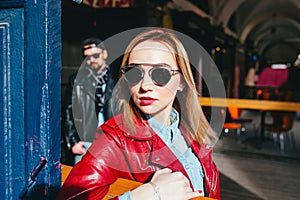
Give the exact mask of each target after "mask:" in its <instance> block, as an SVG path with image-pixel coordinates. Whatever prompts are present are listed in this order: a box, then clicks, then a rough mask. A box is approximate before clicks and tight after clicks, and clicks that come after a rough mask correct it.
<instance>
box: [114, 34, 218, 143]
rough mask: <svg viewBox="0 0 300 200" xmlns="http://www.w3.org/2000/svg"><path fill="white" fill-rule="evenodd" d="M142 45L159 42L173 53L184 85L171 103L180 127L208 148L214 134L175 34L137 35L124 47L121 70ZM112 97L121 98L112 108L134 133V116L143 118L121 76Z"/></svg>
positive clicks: (185, 53) (181, 46) (182, 49)
mask: <svg viewBox="0 0 300 200" xmlns="http://www.w3.org/2000/svg"><path fill="white" fill-rule="evenodd" d="M144 41H155V42H160V43H162V44H165V45H166V46H168V47H169V48H171V49H172V50H173V52H174V56H175V59H176V62H177V65H178V67H179V69H180V70H181V73H182V76H183V78H184V84H185V87H184V89H183V90H182V91H181V92H177V94H176V98H175V100H174V103H173V107H174V108H175V109H176V110H177V111H178V113H179V115H180V125H181V126H182V127H183V129H184V130H185V131H187V133H188V134H190V136H191V137H192V138H193V139H194V140H196V141H197V142H198V143H199V144H211V142H212V139H213V140H214V139H216V138H215V135H214V133H213V132H212V131H211V128H210V126H209V123H208V121H207V119H206V117H205V115H204V113H203V111H202V108H201V106H200V104H199V101H198V94H197V90H196V85H195V82H194V78H193V74H192V70H191V67H190V63H189V59H188V55H187V52H186V50H185V48H184V47H183V45H182V43H181V42H180V40H179V39H178V38H177V37H176V35H175V34H173V33H172V32H171V31H170V30H168V29H163V28H152V29H150V30H147V31H145V32H142V33H140V34H139V35H137V36H136V37H135V38H134V39H133V40H132V41H131V42H130V44H129V45H128V46H127V49H126V51H125V54H124V56H123V60H122V67H124V66H126V65H127V64H128V60H129V57H130V53H131V51H132V50H133V48H134V47H135V46H137V45H138V44H140V43H142V42H144ZM113 96H114V97H121V98H118V100H117V102H115V103H114V105H119V106H120V109H122V112H123V113H124V115H125V116H126V117H125V123H126V124H127V126H128V127H129V129H130V130H131V131H132V132H133V133H134V132H135V123H134V119H135V117H134V116H137V118H138V119H140V120H141V121H143V120H142V116H143V114H142V113H141V112H140V110H139V109H138V108H137V106H136V105H135V104H134V103H133V101H132V100H131V97H130V92H129V88H128V84H127V83H126V81H125V80H124V76H123V74H121V75H120V80H119V82H118V84H117V87H116V89H115V91H114V94H113Z"/></svg>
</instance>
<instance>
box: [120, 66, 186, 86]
mask: <svg viewBox="0 0 300 200" xmlns="http://www.w3.org/2000/svg"><path fill="white" fill-rule="evenodd" d="M143 65H144V64H143ZM146 65H147V66H151V67H152V68H151V69H150V70H149V71H148V74H149V77H150V78H151V79H152V81H153V83H154V84H155V85H158V86H164V85H166V84H167V83H168V82H169V81H170V79H171V77H172V76H173V75H174V74H175V72H180V70H175V69H170V67H168V66H167V65H163V64H154V65H153V64H150V65H149V64H146ZM121 72H122V73H123V74H124V78H125V80H126V81H127V82H128V83H129V84H137V83H139V82H140V81H141V80H142V79H143V78H144V75H145V70H144V69H143V68H142V67H141V65H137V64H130V65H127V66H125V67H123V68H122V69H121Z"/></svg>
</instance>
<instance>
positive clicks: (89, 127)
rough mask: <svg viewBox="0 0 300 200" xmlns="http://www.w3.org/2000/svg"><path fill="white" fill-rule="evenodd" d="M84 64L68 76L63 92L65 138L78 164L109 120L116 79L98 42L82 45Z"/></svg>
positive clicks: (92, 41)
mask: <svg viewBox="0 0 300 200" xmlns="http://www.w3.org/2000/svg"><path fill="white" fill-rule="evenodd" d="M82 53H83V57H84V62H83V64H82V66H81V67H80V69H79V70H78V72H76V73H75V74H73V75H71V76H70V78H69V83H68V86H67V89H66V98H67V99H66V104H67V105H66V109H65V112H66V113H65V114H66V119H65V124H64V126H65V137H66V141H67V144H68V147H69V148H70V150H71V151H72V153H73V154H74V155H75V156H74V164H76V163H77V162H78V161H80V160H81V158H82V156H83V155H84V154H85V153H86V151H87V149H88V148H89V147H90V145H91V143H92V142H93V140H94V137H95V131H96V128H97V126H98V125H101V124H102V123H103V122H104V121H106V120H107V119H109V118H110V117H112V112H111V109H110V106H111V105H110V103H109V99H110V97H111V94H112V91H113V88H114V85H115V83H116V79H115V78H114V77H113V76H112V74H111V73H110V71H111V70H110V67H109V66H108V65H107V63H106V59H107V57H108V51H107V49H106V48H105V46H104V44H103V42H102V41H101V40H100V39H98V38H88V39H86V40H85V41H84V42H83V47H82Z"/></svg>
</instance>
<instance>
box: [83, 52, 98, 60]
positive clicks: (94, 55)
mask: <svg viewBox="0 0 300 200" xmlns="http://www.w3.org/2000/svg"><path fill="white" fill-rule="evenodd" d="M91 57H93V58H94V59H97V58H99V57H100V53H95V54H93V55H88V56H85V58H87V60H90V59H91Z"/></svg>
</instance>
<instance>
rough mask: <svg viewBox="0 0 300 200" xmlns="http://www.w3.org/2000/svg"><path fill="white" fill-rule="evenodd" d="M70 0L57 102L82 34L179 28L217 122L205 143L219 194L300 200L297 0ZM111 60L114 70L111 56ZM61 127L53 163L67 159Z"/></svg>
mask: <svg viewBox="0 0 300 200" xmlns="http://www.w3.org/2000/svg"><path fill="white" fill-rule="evenodd" d="M77 2H78V3H76V1H72V0H64V1H62V65H63V66H62V83H61V89H62V92H61V94H62V108H63V106H64V103H65V102H64V95H65V94H64V90H65V88H66V85H67V81H68V77H69V75H70V74H72V73H73V72H75V71H76V70H78V67H79V66H80V64H81V63H82V61H83V60H82V56H81V44H82V41H83V40H84V39H85V38H87V37H89V36H97V37H100V38H102V39H103V40H105V39H107V38H109V37H112V36H114V35H115V34H118V33H121V32H123V31H126V30H129V29H135V28H140V27H148V26H160V27H165V28H170V29H173V30H175V31H178V32H181V33H183V34H186V35H187V36H189V37H191V38H193V40H195V41H196V42H197V43H198V44H200V45H201V46H202V47H203V52H202V53H203V54H205V55H208V58H202V57H201V55H200V54H201V52H198V53H199V55H194V54H195V52H193V51H192V49H191V50H190V53H191V54H193V56H194V57H196V59H197V60H196V62H195V63H198V66H194V67H195V69H196V70H195V80H196V82H197V87H198V92H199V103H200V104H201V105H202V107H203V109H204V111H205V114H206V115H207V118H208V120H209V121H210V120H211V121H212V122H213V121H214V120H216V119H217V120H219V122H220V121H222V122H223V123H221V127H218V125H216V129H217V130H218V133H219V140H218V142H217V143H216V144H215V146H214V161H215V163H216V165H217V166H218V168H219V170H220V172H221V197H222V199H225V200H227V199H230V200H234V199H300V194H299V191H300V90H299V88H300V15H299V13H300V4H299V2H298V1H297V0H263V1H261V0H201V1H198V0H162V1H157V0H155V1H148V0H141V1H129V0H128V1H117V0H115V1H100V0H94V1H88V0H83V1H77ZM196 53H197V52H196ZM110 62H111V66H112V70H115V73H118V67H119V65H120V61H119V60H115V61H110ZM212 65H213V67H211V66H212ZM212 70H213V71H214V72H213V73H212V72H211V71H212ZM216 88H221V89H220V91H217V92H215V90H216ZM212 111H213V112H212ZM215 113H218V114H219V116H218V117H215ZM63 115H64V113H63V109H62V117H63ZM218 124H220V123H218ZM219 126H220V125H219ZM61 134H62V141H61V144H62V158H61V162H62V164H64V165H71V163H72V155H71V154H70V152H69V150H68V149H67V147H66V141H65V140H64V135H63V134H64V130H63V127H62V132H61Z"/></svg>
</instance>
